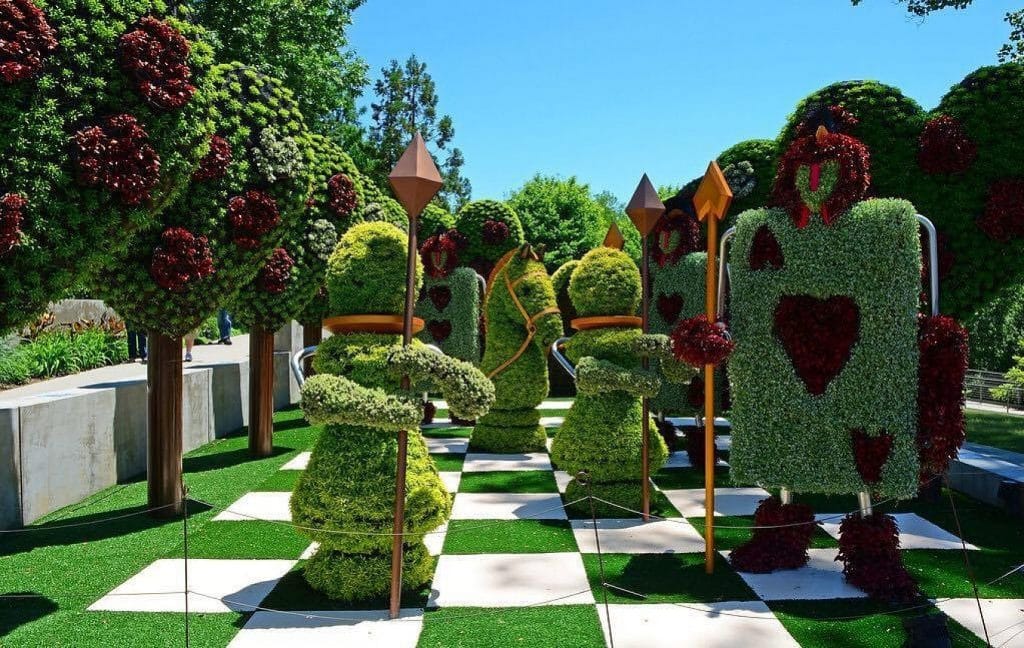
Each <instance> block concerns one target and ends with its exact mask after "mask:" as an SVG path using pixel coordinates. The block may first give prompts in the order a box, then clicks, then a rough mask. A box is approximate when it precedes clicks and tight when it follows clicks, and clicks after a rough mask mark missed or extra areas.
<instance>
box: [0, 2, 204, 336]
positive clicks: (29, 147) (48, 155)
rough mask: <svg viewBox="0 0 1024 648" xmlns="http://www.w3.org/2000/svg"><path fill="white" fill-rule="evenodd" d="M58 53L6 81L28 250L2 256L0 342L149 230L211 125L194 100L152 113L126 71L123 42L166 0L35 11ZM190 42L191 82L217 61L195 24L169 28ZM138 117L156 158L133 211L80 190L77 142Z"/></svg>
mask: <svg viewBox="0 0 1024 648" xmlns="http://www.w3.org/2000/svg"><path fill="white" fill-rule="evenodd" d="M37 4H38V5H39V7H40V8H41V9H42V10H43V11H44V12H45V15H46V19H47V21H48V22H49V24H50V26H51V27H52V28H53V29H55V30H56V33H57V39H58V41H59V45H58V47H57V49H56V51H54V52H53V53H52V54H50V55H48V56H46V57H45V59H44V62H43V70H42V72H41V74H40V75H39V76H38V77H37V78H34V79H28V80H24V81H21V82H18V83H15V84H7V83H3V84H0V195H3V194H5V193H7V192H11V193H17V194H20V195H21V196H22V197H23V198H25V199H26V200H27V201H28V204H27V205H26V206H25V208H24V209H23V210H22V212H23V216H24V218H23V221H22V226H21V229H22V236H21V240H20V242H19V243H18V244H17V245H15V247H14V248H13V249H12V250H11V251H10V252H8V253H7V254H4V255H0V264H2V267H3V272H0V295H3V298H2V299H0V333H3V332H6V331H10V330H13V329H16V328H18V327H19V326H21V325H23V324H25V323H27V322H29V321H31V320H32V319H33V318H35V317H36V315H38V314H39V313H40V312H42V311H43V310H44V308H45V306H46V304H47V302H48V301H50V300H52V299H55V298H57V297H59V296H60V295H61V293H62V292H63V291H64V290H67V289H69V288H72V287H75V286H78V285H80V284H81V283H83V282H84V281H85V280H86V279H87V278H89V277H90V276H92V275H94V274H95V273H97V272H98V271H99V270H100V269H101V268H104V267H106V266H107V265H109V263H110V261H111V259H112V257H113V255H114V254H115V253H117V252H118V251H120V250H121V249H123V248H124V246H125V245H126V243H127V242H128V240H129V238H130V235H131V233H132V232H133V231H134V230H136V229H138V228H141V227H146V226H148V225H150V224H151V223H152V222H153V220H154V218H155V216H157V215H158V214H159V212H160V211H161V210H163V209H164V208H165V207H166V205H167V204H168V203H169V202H170V201H172V200H173V199H174V198H175V196H177V195H178V193H179V192H180V191H181V189H182V188H183V186H185V185H186V184H187V182H188V178H189V176H190V174H191V173H192V170H193V168H194V166H195V164H196V163H197V162H198V159H199V156H200V154H202V153H203V152H204V151H203V149H204V148H205V146H206V137H207V134H208V132H209V128H210V125H209V123H208V120H207V118H206V115H205V114H204V111H203V109H202V103H201V102H200V101H197V98H193V100H192V101H191V102H190V103H189V104H187V105H186V106H185V107H184V108H182V109H180V110H171V111H157V110H154V109H152V108H150V107H149V105H148V104H146V103H145V102H144V100H143V99H142V97H141V96H140V95H139V94H138V93H137V92H136V90H135V89H134V85H133V84H132V83H130V82H129V81H128V79H127V78H126V77H125V74H124V72H122V70H121V67H120V65H119V63H118V61H119V57H118V54H117V52H118V39H119V38H120V37H121V36H122V35H123V34H124V33H125V32H126V31H129V30H130V29H131V28H132V26H133V25H134V24H135V23H136V21H138V20H139V19H140V18H141V17H143V16H147V15H152V16H155V17H161V16H165V15H166V14H167V5H166V4H165V3H164V2H162V1H161V0H153V1H149V0H123V1H118V2H111V1H109V0H93V1H90V2H85V1H83V0H47V1H45V2H42V1H41V2H38V3H37ZM170 22H171V23H172V24H173V25H174V26H176V27H177V28H179V29H180V30H181V31H182V32H183V33H184V35H185V36H186V37H187V38H188V39H189V41H190V42H191V55H190V58H189V66H190V68H191V71H192V74H193V83H198V82H199V81H201V79H202V78H203V76H204V75H205V74H206V71H207V69H208V68H209V67H210V65H211V64H212V54H211V49H210V47H209V46H208V45H207V44H206V43H205V35H204V34H203V33H202V31H201V30H200V29H199V28H198V27H194V26H192V25H187V24H185V23H182V22H179V21H176V20H173V19H172V20H171V21H170ZM121 113H129V114H131V115H134V116H135V117H136V118H137V119H138V121H139V124H140V125H141V126H142V128H143V129H144V130H145V131H146V133H147V135H148V144H149V145H150V146H151V147H152V148H153V149H154V150H155V151H156V153H157V154H158V155H159V157H160V170H159V174H160V175H159V181H158V182H157V184H156V186H155V187H154V188H153V191H152V194H151V197H152V199H151V200H150V201H146V202H143V203H142V204H139V205H135V206H130V205H126V204H124V202H123V201H122V199H121V198H120V197H119V196H118V195H115V194H114V193H111V192H110V191H108V190H106V189H104V188H90V187H85V186H83V185H81V184H80V183H79V182H78V179H77V176H78V168H77V163H76V161H75V160H74V159H73V157H72V149H73V146H72V144H71V141H70V139H71V136H72V135H73V134H74V133H75V132H77V131H78V130H79V129H81V128H83V127H86V126H92V125H97V124H99V123H100V122H101V120H103V119H104V118H106V117H108V116H110V115H117V114H121Z"/></svg>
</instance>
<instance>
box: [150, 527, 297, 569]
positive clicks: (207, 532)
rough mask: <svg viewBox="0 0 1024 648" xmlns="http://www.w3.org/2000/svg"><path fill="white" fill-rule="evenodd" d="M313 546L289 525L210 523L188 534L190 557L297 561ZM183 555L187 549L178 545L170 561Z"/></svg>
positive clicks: (171, 553)
mask: <svg viewBox="0 0 1024 648" xmlns="http://www.w3.org/2000/svg"><path fill="white" fill-rule="evenodd" d="M311 542H312V540H310V539H309V538H308V537H306V536H304V535H302V534H301V533H300V532H299V531H297V530H296V529H295V528H294V527H292V526H291V525H290V524H288V523H286V522H281V523H277V522H268V521H264V520H245V521H237V522H235V521H224V522H208V523H206V524H205V525H203V526H202V527H201V528H200V529H199V530H198V531H196V532H195V533H189V536H188V557H189V558H231V559H245V558H250V559H282V560H296V559H298V557H299V556H301V555H302V552H303V551H305V550H306V548H307V547H309V545H310V543H311ZM184 555H185V547H184V545H183V544H179V545H178V546H177V547H175V548H174V550H172V551H171V552H170V553H169V554H168V556H167V557H169V558H182V557H184Z"/></svg>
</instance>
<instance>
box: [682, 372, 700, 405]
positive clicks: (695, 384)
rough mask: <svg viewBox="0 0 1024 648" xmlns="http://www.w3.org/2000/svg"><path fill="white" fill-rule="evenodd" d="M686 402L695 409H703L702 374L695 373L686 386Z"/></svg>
mask: <svg viewBox="0 0 1024 648" xmlns="http://www.w3.org/2000/svg"><path fill="white" fill-rule="evenodd" d="M686 402H687V403H688V404H689V405H690V407H692V408H693V409H695V410H698V411H704V376H702V375H700V374H697V375H696V376H694V377H693V378H691V379H690V384H689V385H688V386H687V387H686Z"/></svg>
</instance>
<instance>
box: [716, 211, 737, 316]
mask: <svg viewBox="0 0 1024 648" xmlns="http://www.w3.org/2000/svg"><path fill="white" fill-rule="evenodd" d="M735 234H736V228H735V227H730V228H729V229H727V230H725V234H722V242H721V243H720V244H719V246H718V248H719V249H718V302H717V303H718V319H719V320H721V319H722V316H723V315H725V283H726V282H725V279H726V276H727V275H728V274H729V264H728V263H726V261H725V260H726V258H727V256H728V250H727V249H726V247H727V246H728V245H729V240H730V239H732V237H733V235H735Z"/></svg>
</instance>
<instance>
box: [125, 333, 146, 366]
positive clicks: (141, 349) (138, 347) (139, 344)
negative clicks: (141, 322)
mask: <svg viewBox="0 0 1024 648" xmlns="http://www.w3.org/2000/svg"><path fill="white" fill-rule="evenodd" d="M127 333H128V362H135V360H136V358H138V359H140V360H142V362H143V363H145V362H146V359H147V354H146V334H145V333H143V332H142V331H136V330H133V329H128V331H127Z"/></svg>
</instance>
